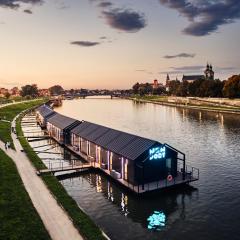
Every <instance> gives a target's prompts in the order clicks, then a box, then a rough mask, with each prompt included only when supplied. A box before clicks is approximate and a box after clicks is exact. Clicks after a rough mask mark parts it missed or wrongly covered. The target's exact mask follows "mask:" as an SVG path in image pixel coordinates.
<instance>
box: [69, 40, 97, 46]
mask: <svg viewBox="0 0 240 240" xmlns="http://www.w3.org/2000/svg"><path fill="white" fill-rule="evenodd" d="M71 44H73V45H77V46H81V47H93V46H96V45H99V44H100V42H91V41H73V42H71Z"/></svg>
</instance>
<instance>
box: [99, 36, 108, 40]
mask: <svg viewBox="0 0 240 240" xmlns="http://www.w3.org/2000/svg"><path fill="white" fill-rule="evenodd" d="M99 39H101V40H105V39H107V37H106V36H102V37H100V38H99Z"/></svg>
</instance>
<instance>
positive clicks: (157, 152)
mask: <svg viewBox="0 0 240 240" xmlns="http://www.w3.org/2000/svg"><path fill="white" fill-rule="evenodd" d="M165 156H166V147H155V148H151V149H150V150H149V160H153V159H154V160H157V159H162V158H165Z"/></svg>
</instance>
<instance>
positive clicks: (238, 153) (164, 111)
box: [55, 98, 240, 240]
mask: <svg viewBox="0 0 240 240" xmlns="http://www.w3.org/2000/svg"><path fill="white" fill-rule="evenodd" d="M55 110H56V111H58V112H59V113H62V114H64V115H67V116H70V117H73V118H76V119H79V120H82V119H83V120H87V121H91V122H94V123H98V124H102V125H105V126H108V127H112V128H115V129H118V130H122V131H126V132H129V133H133V134H137V135H140V136H143V137H147V138H151V139H154V140H157V141H159V142H161V143H165V142H166V143H168V144H170V145H172V146H173V147H175V148H177V149H179V150H180V151H182V152H184V153H186V158H187V164H189V165H192V166H194V167H197V168H199V169H200V180H199V181H197V182H195V183H192V184H191V186H193V188H186V189H179V190H177V191H171V192H168V193H164V194H155V195H152V196H149V197H144V198H142V197H137V196H135V195H133V194H131V193H128V192H126V191H125V190H124V189H122V188H121V187H120V186H118V185H116V183H115V182H113V181H112V180H111V179H109V178H107V177H106V176H104V175H102V174H99V173H85V174H83V175H78V176H76V175H75V176H72V177H69V178H61V179H60V181H61V183H62V184H63V186H64V187H65V189H66V190H67V191H68V193H69V194H70V195H71V196H72V197H73V198H74V199H75V200H76V201H77V203H78V204H79V206H80V207H81V208H82V209H83V210H84V211H85V212H86V213H87V214H88V215H89V216H90V217H91V218H92V219H93V220H94V221H95V222H96V224H98V225H99V226H100V227H101V228H102V229H103V230H104V231H105V232H106V233H107V235H108V236H109V237H110V238H111V239H113V240H114V239H164V240H165V239H189V240H190V239H191V240H192V239H195V240H200V239H209V240H214V239H216V240H225V239H240V207H239V206H240V115H239V116H236V115H231V114H217V113H211V112H204V111H198V110H184V109H181V108H175V107H167V106H161V105H154V104H149V103H136V102H133V101H129V100H121V99H112V100H111V99H94V98H92V99H79V100H70V101H64V102H63V105H62V107H59V108H56V109H55ZM153 225H154V227H152V226H153Z"/></svg>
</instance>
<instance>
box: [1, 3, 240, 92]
mask: <svg viewBox="0 0 240 240" xmlns="http://www.w3.org/2000/svg"><path fill="white" fill-rule="evenodd" d="M239 19H240V1H239V0H178V1H177V0H119V1H116V0H112V1H111V0H110V1H108V0H106V1H101V0H68V1H67V0H66V1H64V0H51V1H50V0H49V1H48V0H43V1H41V0H18V1H15V0H0V32H1V38H0V60H1V63H0V87H6V88H12V87H13V86H16V85H17V86H21V85H24V84H27V83H37V84H38V86H39V87H41V88H45V87H50V86H52V85H55V84H61V85H62V86H63V87H64V88H91V89H95V88H109V89H116V88H131V87H132V85H133V84H134V83H135V82H137V81H138V82H147V81H152V80H153V79H155V78H156V79H158V80H159V81H160V82H165V79H166V73H169V74H170V77H171V79H175V78H176V77H178V78H179V79H181V78H182V74H186V75H187V74H202V71H203V68H204V67H205V65H206V63H207V62H209V63H212V64H213V68H214V71H215V73H216V74H215V77H216V78H220V79H222V80H223V79H225V78H227V77H229V76H231V75H233V74H239V73H240V61H239V59H240V51H239V42H240V21H239Z"/></svg>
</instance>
